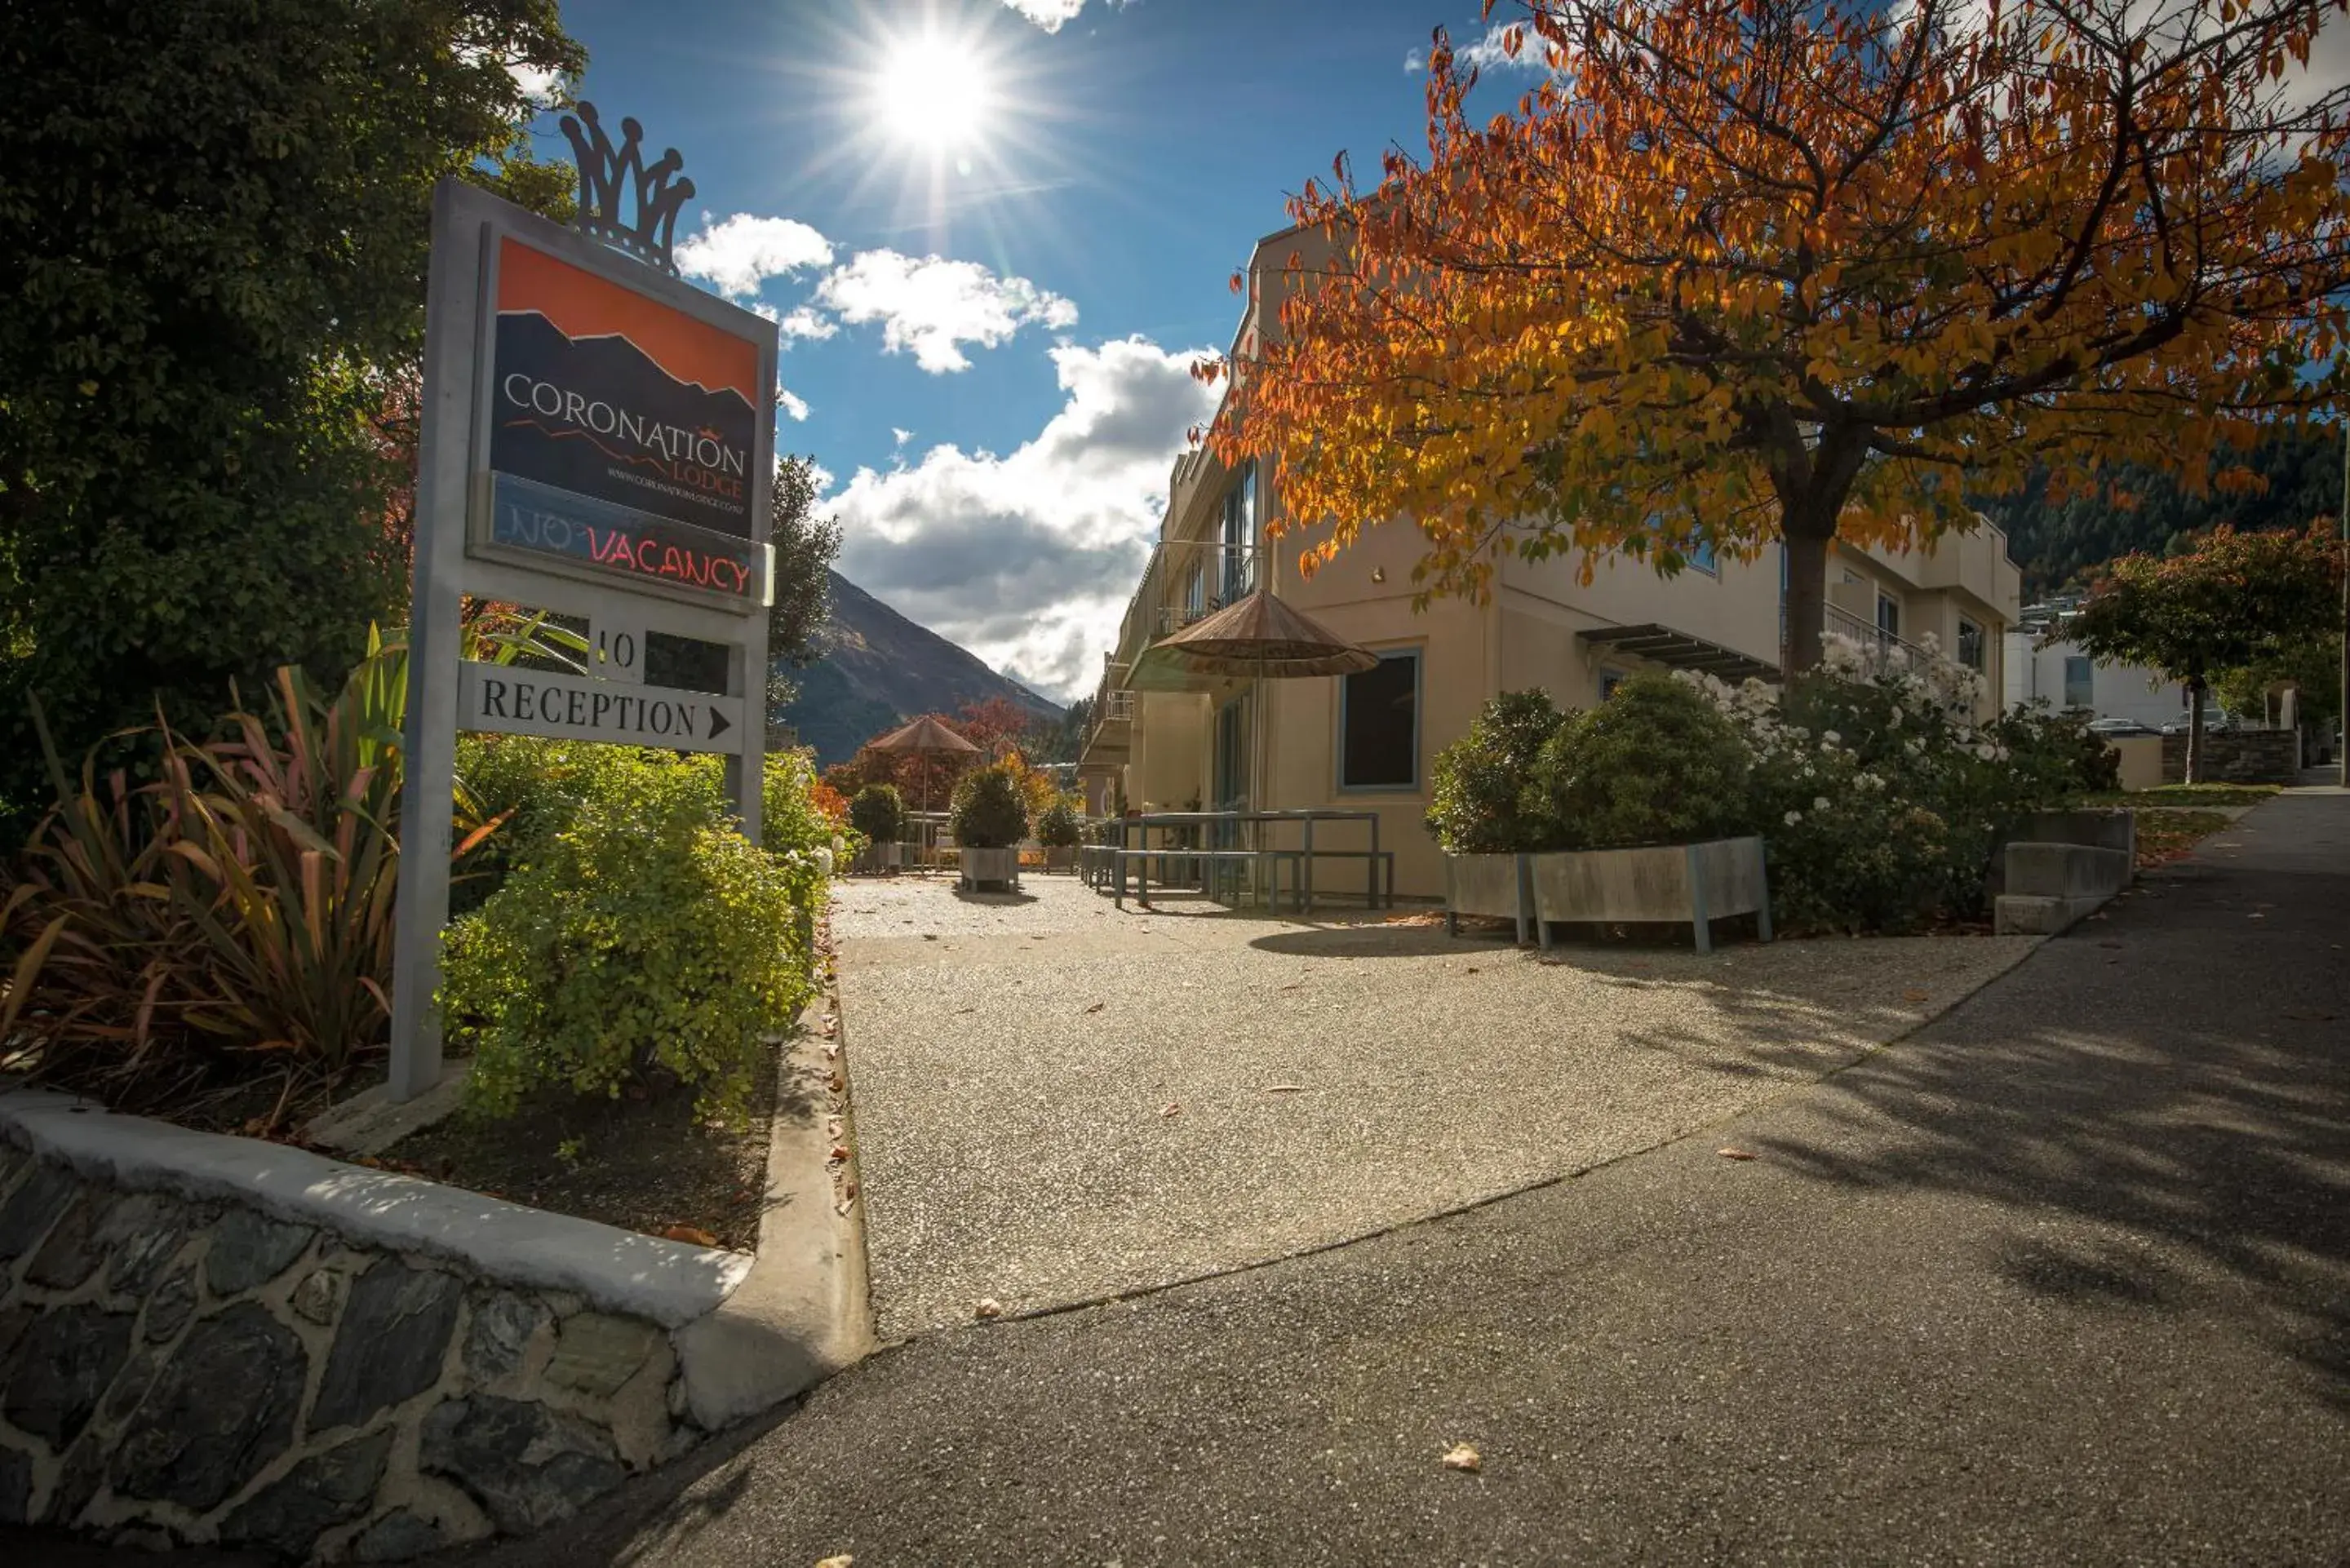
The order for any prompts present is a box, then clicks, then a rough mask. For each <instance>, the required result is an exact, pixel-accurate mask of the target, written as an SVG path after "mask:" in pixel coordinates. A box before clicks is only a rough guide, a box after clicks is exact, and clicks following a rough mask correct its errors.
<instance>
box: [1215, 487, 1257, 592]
mask: <svg viewBox="0 0 2350 1568" xmlns="http://www.w3.org/2000/svg"><path fill="white" fill-rule="evenodd" d="M1255 543H1256V464H1254V463H1253V462H1252V463H1250V464H1248V465H1247V466H1246V467H1244V468H1243V469H1242V470H1241V476H1240V478H1239V479H1238V480H1237V481H1236V482H1235V483H1233V485H1232V488H1231V489H1230V490H1227V491H1225V492H1224V539H1223V545H1224V549H1223V563H1224V564H1223V567H1222V571H1221V572H1220V573H1219V574H1218V577H1219V580H1220V581H1221V583H1222V588H1221V590H1220V591H1221V592H1222V595H1223V597H1224V602H1225V603H1226V604H1230V603H1232V600H1234V599H1236V598H1239V597H1241V596H1242V595H1243V594H1245V593H1247V592H1248V579H1249V570H1248V558H1249V547H1250V546H1251V545H1254V544H1255Z"/></svg>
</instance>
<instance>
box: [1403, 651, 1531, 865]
mask: <svg viewBox="0 0 2350 1568" xmlns="http://www.w3.org/2000/svg"><path fill="white" fill-rule="evenodd" d="M1564 717H1565V716H1564V715H1563V714H1561V713H1560V712H1559V711H1558V710H1557V709H1556V708H1555V707H1554V706H1553V705H1552V703H1551V700H1550V693H1549V692H1547V691H1541V690H1538V689H1537V690H1534V691H1504V692H1503V693H1502V694H1501V695H1500V696H1498V697H1496V698H1494V699H1493V700H1492V701H1490V702H1488V703H1486V704H1485V706H1484V708H1483V709H1482V711H1480V712H1479V713H1478V715H1477V717H1476V720H1475V722H1472V723H1471V725H1470V726H1469V732H1468V733H1467V734H1465V735H1463V736H1461V738H1460V739H1459V740H1457V741H1455V742H1452V743H1451V745H1449V746H1447V747H1445V748H1444V749H1443V750H1442V751H1440V752H1439V753H1436V761H1435V763H1434V765H1433V767H1431V768H1430V790H1429V807H1428V826H1429V830H1430V832H1432V833H1434V834H1435V835H1436V841H1437V843H1438V844H1440V845H1441V846H1443V847H1444V850H1445V852H1446V853H1447V854H1451V855H1518V854H1531V853H1536V852H1539V851H1542V850H1546V849H1555V848H1556V847H1557V846H1558V844H1557V840H1558V821H1557V818H1556V817H1555V816H1554V815H1552V814H1551V810H1550V802H1549V799H1548V798H1547V797H1546V796H1545V795H1544V794H1543V793H1542V792H1541V791H1540V790H1538V789H1534V788H1530V787H1529V786H1530V785H1531V784H1533V783H1534V760H1535V758H1537V757H1538V756H1540V755H1541V754H1542V749H1543V744H1544V742H1547V741H1548V740H1549V739H1550V738H1551V737H1552V736H1553V735H1555V734H1556V733H1557V732H1558V727H1559V725H1560V724H1561V723H1562V722H1564Z"/></svg>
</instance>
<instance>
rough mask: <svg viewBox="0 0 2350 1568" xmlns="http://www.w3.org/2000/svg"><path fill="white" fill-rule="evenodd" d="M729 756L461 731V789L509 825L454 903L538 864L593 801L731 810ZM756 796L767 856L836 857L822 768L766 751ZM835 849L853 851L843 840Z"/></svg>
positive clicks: (465, 904)
mask: <svg viewBox="0 0 2350 1568" xmlns="http://www.w3.org/2000/svg"><path fill="white" fill-rule="evenodd" d="M724 784H725V771H724V762H723V759H722V758H719V757H716V756H711V755H706V754H705V755H694V756H679V755H678V754H677V753H673V752H661V751H653V750H649V749H647V748H644V747H640V746H616V745H608V744H602V743H598V742H587V741H563V740H549V739H547V738H546V737H543V736H538V735H463V736H460V737H459V738H458V742H457V785H458V790H459V793H460V794H462V795H463V797H464V799H465V801H466V804H467V806H468V809H469V811H470V812H471V813H472V814H473V815H475V816H477V817H479V818H480V819H481V820H484V821H487V820H490V819H491V818H494V817H497V816H499V815H504V822H503V823H501V824H500V826H499V827H498V830H497V831H496V832H495V833H494V834H492V835H491V836H490V837H489V838H488V840H487V841H486V842H485V843H484V845H483V846H482V847H481V849H480V850H479V851H478V852H476V853H475V854H474V856H473V857H472V859H471V860H470V861H469V862H468V866H469V867H471V868H472V870H473V872H474V873H476V875H474V876H473V878H472V879H471V882H470V884H469V885H468V886H466V887H465V888H463V889H459V888H452V892H451V908H452V910H455V911H457V912H460V913H462V912H463V911H465V910H467V909H477V908H479V907H480V906H481V905H482V904H483V903H484V901H485V900H487V899H488V898H489V897H490V896H491V895H492V894H494V893H495V892H496V891H497V889H498V888H500V887H501V886H503V885H504V882H505V880H506V879H507V878H508V877H511V876H512V875H513V874H514V873H515V872H516V871H518V870H520V869H522V868H524V867H528V866H530V865H532V864H534V863H535V862H536V860H537V859H538V858H539V857H542V856H543V855H544V854H545V853H546V848H547V846H549V845H550V844H551V843H552V842H553V841H554V839H555V837H556V835H558V834H560V833H561V832H562V831H563V830H564V829H565V828H567V827H568V826H571V824H572V823H573V822H575V821H577V819H578V816H579V815H580V813H581V812H582V811H584V810H586V809H587V808H588V807H590V806H603V807H606V808H608V809H611V810H616V811H617V810H622V809H625V808H627V807H629V805H632V804H636V803H651V802H666V801H669V800H671V798H672V797H690V798H691V799H693V800H696V801H699V802H701V803H702V804H703V805H706V806H707V808H708V809H709V810H710V811H711V812H712V813H716V814H719V815H722V816H723V815H726V812H727V807H726V803H725V787H724ZM763 784H764V788H763V789H762V791H761V794H760V805H759V811H760V834H759V838H760V842H761V844H763V845H764V846H765V847H766V848H767V849H768V850H769V851H770V852H771V853H774V854H776V855H786V854H792V853H799V854H804V855H806V854H813V853H814V852H815V851H816V850H818V849H822V850H824V851H825V852H826V854H827V855H831V854H833V853H835V850H834V848H833V844H834V841H835V840H836V839H837V838H842V837H843V834H842V831H841V829H840V828H839V827H837V826H835V825H834V824H833V822H832V820H831V819H830V818H829V817H827V816H826V815H824V813H822V812H821V811H819V810H817V809H816V803H815V798H814V790H815V785H816V772H815V768H814V767H813V765H812V764H811V763H809V761H808V759H807V757H806V755H805V754H804V753H799V752H771V753H768V754H767V758H766V769H765V775H764V780H763ZM838 852H839V853H854V846H850V845H848V844H846V843H844V844H842V846H841V848H840V850H839V851H838Z"/></svg>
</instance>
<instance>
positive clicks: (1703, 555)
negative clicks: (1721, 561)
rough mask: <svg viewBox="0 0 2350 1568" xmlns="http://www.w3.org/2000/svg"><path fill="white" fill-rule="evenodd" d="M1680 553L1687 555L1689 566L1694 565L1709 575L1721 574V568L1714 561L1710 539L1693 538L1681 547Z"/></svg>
mask: <svg viewBox="0 0 2350 1568" xmlns="http://www.w3.org/2000/svg"><path fill="white" fill-rule="evenodd" d="M1681 554H1682V555H1684V556H1688V557H1689V564H1690V566H1695V567H1696V568H1697V569H1698V570H1699V571H1700V572H1703V573H1705V574H1706V575H1708V576H1716V577H1718V576H1721V567H1720V566H1717V565H1715V563H1714V558H1713V541H1712V540H1711V539H1707V538H1701V537H1700V538H1693V539H1691V540H1690V542H1689V544H1688V545H1687V546H1686V547H1684V548H1683V549H1682V551H1681Z"/></svg>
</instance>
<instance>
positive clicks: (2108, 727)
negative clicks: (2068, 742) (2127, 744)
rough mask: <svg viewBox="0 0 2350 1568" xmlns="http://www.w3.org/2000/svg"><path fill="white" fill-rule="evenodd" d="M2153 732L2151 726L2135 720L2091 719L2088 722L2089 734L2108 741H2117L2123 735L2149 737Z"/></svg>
mask: <svg viewBox="0 0 2350 1568" xmlns="http://www.w3.org/2000/svg"><path fill="white" fill-rule="evenodd" d="M2089 733H2091V734H2092V735H2103V736H2104V737H2105V738H2106V740H2109V741H2112V740H2118V739H2120V738H2121V737H2122V736H2124V735H2151V734H2153V733H2154V726H2153V725H2151V724H2141V723H2139V722H2137V720H2136V719H2093V720H2091V721H2090V722H2089Z"/></svg>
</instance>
